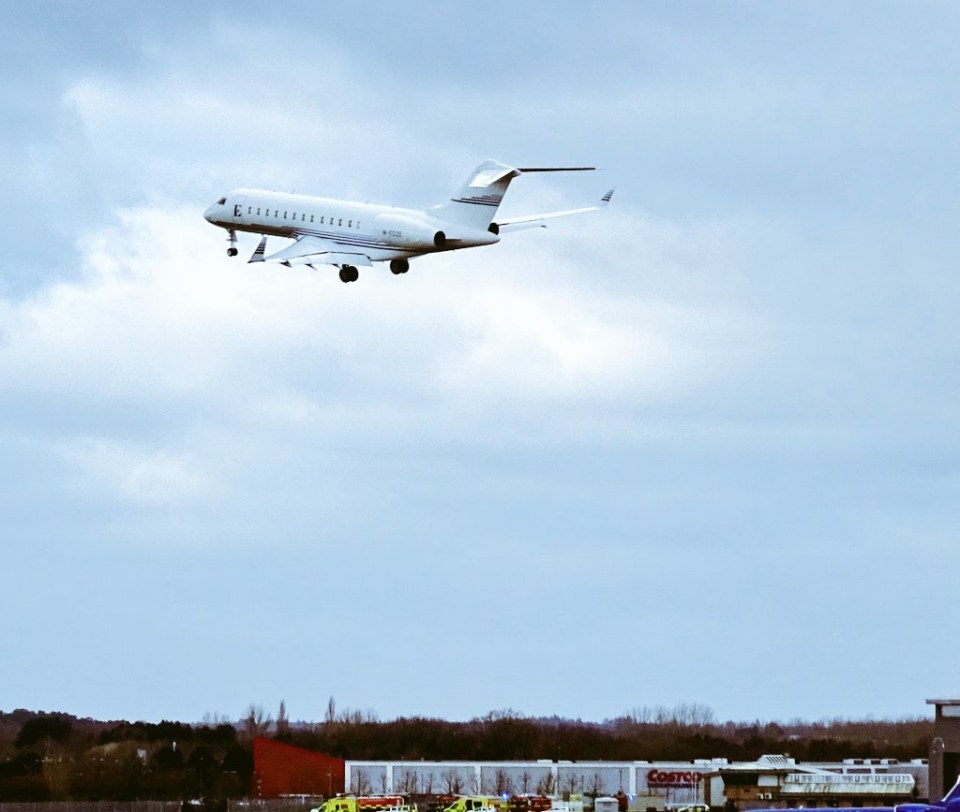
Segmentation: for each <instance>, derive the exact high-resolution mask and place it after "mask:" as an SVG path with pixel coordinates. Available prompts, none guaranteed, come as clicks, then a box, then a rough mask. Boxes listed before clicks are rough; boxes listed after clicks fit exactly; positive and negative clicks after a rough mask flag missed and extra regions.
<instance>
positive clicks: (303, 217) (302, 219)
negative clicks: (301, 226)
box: [300, 214, 307, 223]
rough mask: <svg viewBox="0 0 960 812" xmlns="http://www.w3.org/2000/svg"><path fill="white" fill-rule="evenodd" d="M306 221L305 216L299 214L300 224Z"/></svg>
mask: <svg viewBox="0 0 960 812" xmlns="http://www.w3.org/2000/svg"><path fill="white" fill-rule="evenodd" d="M306 219H307V215H305V214H301V215H300V222H301V223H302V222H304V221H305V220H306Z"/></svg>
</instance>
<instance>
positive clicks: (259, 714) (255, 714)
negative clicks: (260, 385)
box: [243, 702, 273, 741]
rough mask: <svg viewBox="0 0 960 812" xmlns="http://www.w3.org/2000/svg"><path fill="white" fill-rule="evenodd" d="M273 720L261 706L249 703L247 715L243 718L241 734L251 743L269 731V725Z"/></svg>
mask: <svg viewBox="0 0 960 812" xmlns="http://www.w3.org/2000/svg"><path fill="white" fill-rule="evenodd" d="M271 724H273V720H272V719H271V718H270V716H269V714H268V713H267V712H266V711H265V710H264V709H263V705H256V704H254V703H253V702H251V703H250V707H248V708H247V715H246V716H244V717H243V733H244V737H245V738H246V739H247V740H248V741H253V740H254V739H255V738H256V737H257V736H265V735H266V734H267V733H268V732H269V731H270V725H271Z"/></svg>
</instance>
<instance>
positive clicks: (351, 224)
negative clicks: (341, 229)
mask: <svg viewBox="0 0 960 812" xmlns="http://www.w3.org/2000/svg"><path fill="white" fill-rule="evenodd" d="M347 228H353V220H347Z"/></svg>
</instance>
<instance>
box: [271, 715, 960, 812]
mask: <svg viewBox="0 0 960 812" xmlns="http://www.w3.org/2000/svg"><path fill="white" fill-rule="evenodd" d="M958 707H960V703H958ZM254 778H255V786H256V788H257V791H256V794H257V795H258V796H259V797H261V798H269V797H277V796H280V795H292V794H305V795H315V796H324V797H330V796H331V795H335V794H337V793H344V792H346V793H349V794H355V795H381V794H382V795H393V794H402V795H408V796H424V795H446V794H457V795H502V794H518V795H519V794H528V793H530V794H544V795H553V796H561V797H563V796H577V795H579V796H600V795H613V794H615V793H616V792H617V791H618V790H619V789H623V791H624V792H626V793H627V795H628V796H630V809H631V810H633V811H634V812H661V810H666V809H672V808H677V807H681V806H687V805H691V804H707V805H709V806H712V807H714V808H716V807H724V806H727V807H728V808H731V807H732V808H736V809H738V810H749V809H754V808H759V807H767V808H769V807H783V808H788V809H789V808H803V807H805V808H814V807H830V806H854V807H856V806H893V805H894V804H898V803H904V802H907V801H912V800H918V799H927V798H928V797H929V790H928V786H929V784H928V765H927V762H926V760H924V759H917V760H914V761H910V762H898V761H897V760H895V759H846V760H844V761H839V762H803V763H800V762H797V761H796V760H794V759H792V758H788V757H785V756H763V757H762V758H760V759H758V760H757V761H755V762H730V761H728V760H727V759H698V760H694V761H682V762H678V761H589V762H588V761H550V760H540V761H470V762H467V761H401V760H397V761H344V760H342V759H337V758H333V757H331V756H326V755H323V754H321V753H315V752H312V751H308V750H301V749H300V748H297V747H292V746H290V745H288V744H283V743H281V742H277V741H274V740H273V739H257V740H256V741H255V742H254Z"/></svg>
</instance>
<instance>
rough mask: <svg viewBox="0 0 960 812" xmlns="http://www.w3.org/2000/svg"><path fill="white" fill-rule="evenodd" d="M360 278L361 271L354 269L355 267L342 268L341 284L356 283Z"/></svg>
mask: <svg viewBox="0 0 960 812" xmlns="http://www.w3.org/2000/svg"><path fill="white" fill-rule="evenodd" d="M359 278H360V271H358V270H357V269H356V268H354V267H353V265H344V266H343V267H342V268H340V281H341V282H356V281H357V280H358V279H359Z"/></svg>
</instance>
